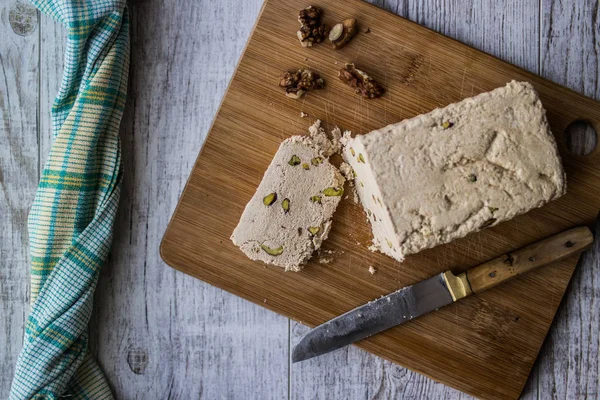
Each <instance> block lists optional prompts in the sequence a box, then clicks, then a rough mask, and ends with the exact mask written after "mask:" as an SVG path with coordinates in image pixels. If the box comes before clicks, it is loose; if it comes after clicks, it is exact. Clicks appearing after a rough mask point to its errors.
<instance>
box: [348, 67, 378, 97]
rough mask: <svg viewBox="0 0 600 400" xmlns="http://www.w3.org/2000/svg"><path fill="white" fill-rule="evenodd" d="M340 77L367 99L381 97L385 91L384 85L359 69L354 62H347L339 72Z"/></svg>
mask: <svg viewBox="0 0 600 400" xmlns="http://www.w3.org/2000/svg"><path fill="white" fill-rule="evenodd" d="M338 77H339V78H340V80H341V81H342V82H344V83H345V84H346V85H348V86H350V87H352V88H354V91H355V92H356V93H357V94H360V95H361V96H362V97H364V98H366V99H375V98H377V97H381V96H382V95H383V93H384V91H385V90H384V89H383V86H381V85H380V84H379V83H377V82H376V81H375V80H374V79H373V78H371V77H370V76H369V75H367V74H366V73H365V72H364V71H361V70H360V69H357V68H356V67H355V66H354V64H346V65H345V67H344V68H342V69H341V70H340V72H339V74H338Z"/></svg>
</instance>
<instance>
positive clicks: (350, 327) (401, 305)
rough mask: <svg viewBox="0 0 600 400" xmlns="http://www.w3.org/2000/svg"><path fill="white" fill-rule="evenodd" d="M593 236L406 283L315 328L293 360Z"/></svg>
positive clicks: (578, 235)
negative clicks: (404, 285) (402, 286)
mask: <svg viewBox="0 0 600 400" xmlns="http://www.w3.org/2000/svg"><path fill="white" fill-rule="evenodd" d="M593 240H594V237H593V235H592V232H591V231H590V230H589V228H587V227H585V226H582V227H577V228H572V229H569V230H567V231H564V232H562V233H559V234H557V235H554V236H551V237H549V238H547V239H544V240H541V241H539V242H536V243H533V244H531V245H529V246H526V247H524V248H522V249H520V250H517V251H516V252H511V253H506V254H503V255H501V256H499V257H497V258H495V259H493V260H491V261H488V262H486V263H484V264H481V265H479V266H477V267H474V268H472V269H470V270H468V271H467V272H463V273H462V274H459V275H454V274H453V273H452V272H451V271H446V272H442V273H441V274H438V275H435V276H433V277H431V278H429V279H426V280H424V281H421V282H418V283H416V284H414V285H411V286H407V287H404V288H402V289H400V290H397V291H395V292H393V293H391V294H388V295H387V296H383V297H381V298H379V299H376V300H374V301H371V302H369V303H367V304H365V305H363V306H360V307H357V308H355V309H353V310H351V311H348V312H346V313H345V314H342V315H340V316H339V317H336V318H334V319H332V320H330V321H328V322H325V323H324V324H322V325H319V326H317V327H316V328H314V329H313V330H311V331H310V332H309V333H307V334H306V335H305V336H304V337H303V338H302V339H301V340H300V342H299V343H298V344H297V345H296V346H295V347H294V350H293V352H292V362H298V361H303V360H307V359H309V358H312V357H316V356H319V355H322V354H325V353H328V352H330V351H333V350H337V349H339V348H342V347H345V346H347V345H349V344H352V343H355V342H357V341H359V340H362V339H365V338H368V337H369V336H372V335H374V334H377V333H379V332H382V331H384V330H387V329H390V328H392V327H394V326H396V325H400V324H403V323H405V322H407V321H410V320H412V319H414V318H417V317H419V316H421V315H424V314H427V313H429V312H431V311H434V310H437V309H438V308H441V307H444V306H446V305H448V304H451V303H453V302H455V301H458V300H460V299H462V298H464V297H467V296H469V295H471V294H473V293H479V292H481V291H483V290H487V289H489V288H492V287H494V286H496V285H498V284H500V283H503V282H506V281H508V280H510V279H512V278H514V277H516V276H519V275H521V274H523V273H525V272H529V271H532V270H534V269H536V268H539V267H541V266H544V265H547V264H549V263H551V262H553V261H557V260H560V259H563V258H565V257H568V256H570V255H572V254H576V253H579V252H581V251H583V250H585V249H586V248H587V247H589V246H590V245H591V244H592V243H593Z"/></svg>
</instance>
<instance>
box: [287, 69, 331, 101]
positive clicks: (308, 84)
mask: <svg viewBox="0 0 600 400" xmlns="http://www.w3.org/2000/svg"><path fill="white" fill-rule="evenodd" d="M324 84H325V82H324V81H323V78H321V77H320V76H319V74H318V73H316V72H314V71H311V70H310V69H299V70H298V71H295V72H293V71H288V72H286V73H285V74H284V75H283V76H282V77H281V78H280V80H279V86H281V87H284V88H285V95H286V96H288V97H291V98H293V99H299V98H300V97H302V95H304V93H305V92H307V91H309V90H314V89H322V88H323V86H324Z"/></svg>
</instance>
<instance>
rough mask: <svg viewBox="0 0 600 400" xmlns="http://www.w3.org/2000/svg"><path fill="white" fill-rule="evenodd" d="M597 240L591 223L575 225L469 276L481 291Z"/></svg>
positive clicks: (494, 261)
mask: <svg viewBox="0 0 600 400" xmlns="http://www.w3.org/2000/svg"><path fill="white" fill-rule="evenodd" d="M593 242H594V235H593V234H592V232H591V231H590V229H589V228H588V227H587V226H579V227H577V228H572V229H569V230H567V231H564V232H561V233H559V234H557V235H554V236H550V237H549V238H546V239H543V240H540V241H539V242H535V243H533V244H530V245H529V246H526V247H523V248H522V249H520V250H517V251H515V252H511V253H506V254H504V255H502V256H500V257H498V258H495V259H493V260H491V261H488V262H486V263H484V264H481V265H478V266H477V267H475V268H472V269H470V270H468V271H467V279H468V281H469V283H470V284H471V289H472V290H473V292H474V293H478V292H481V291H484V290H486V289H489V288H492V287H494V286H496V285H499V284H500V283H502V282H506V281H508V280H510V279H512V278H514V277H516V276H519V275H521V274H524V273H526V272H529V271H532V270H534V269H536V268H539V267H542V266H544V265H547V264H550V263H551V262H554V261H558V260H562V259H563V258H565V257H568V256H570V255H572V254H577V253H580V252H582V251H583V250H585V249H586V248H588V247H589V246H590V245H591V244H592V243H593Z"/></svg>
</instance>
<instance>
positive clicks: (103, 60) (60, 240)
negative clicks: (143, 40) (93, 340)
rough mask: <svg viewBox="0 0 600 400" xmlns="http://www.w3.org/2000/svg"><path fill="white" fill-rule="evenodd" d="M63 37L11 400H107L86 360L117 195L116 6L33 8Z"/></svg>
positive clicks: (125, 58)
mask: <svg viewBox="0 0 600 400" xmlns="http://www.w3.org/2000/svg"><path fill="white" fill-rule="evenodd" d="M33 3H34V4H35V5H36V6H37V7H38V8H39V9H40V10H41V11H42V12H44V13H46V14H48V15H50V16H52V17H53V18H54V19H56V20H57V21H59V22H61V23H62V24H64V25H65V26H66V28H67V30H68V38H67V52H66V55H65V72H64V77H63V81H62V84H61V87H60V90H59V93H58V96H57V98H56V100H55V102H54V105H53V107H52V119H53V130H54V142H53V145H52V148H51V150H50V155H49V157H48V161H47V163H46V166H45V168H44V170H43V172H42V175H41V180H40V185H39V188H38V190H37V193H36V197H35V200H34V203H33V206H32V208H31V213H30V215H29V241H30V246H31V301H32V306H31V313H30V315H29V318H28V320H27V326H26V329H25V340H24V344H23V350H22V351H21V354H20V356H19V360H18V362H17V367H16V371H15V376H14V379H13V383H12V387H11V392H10V399H57V398H59V397H63V396H65V397H67V398H69V399H110V398H112V394H111V392H110V389H109V386H108V384H107V382H106V380H105V379H104V376H103V374H102V371H101V370H100V368H99V367H98V365H97V363H96V361H95V360H94V359H93V358H92V356H91V355H90V352H89V350H88V333H87V328H88V322H89V320H90V315H91V313H92V304H93V297H94V290H95V288H96V283H97V281H98V275H99V273H100V268H101V267H102V264H103V263H104V262H105V261H106V258H107V256H108V251H109V248H110V243H111V237H112V229H113V223H114V220H115V215H116V212H117V205H118V203H119V192H120V186H121V148H120V142H119V135H118V130H119V124H120V122H121V116H122V114H123V108H124V105H125V97H126V92H127V74H128V71H129V18H128V15H127V8H126V1H125V0H33Z"/></svg>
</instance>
